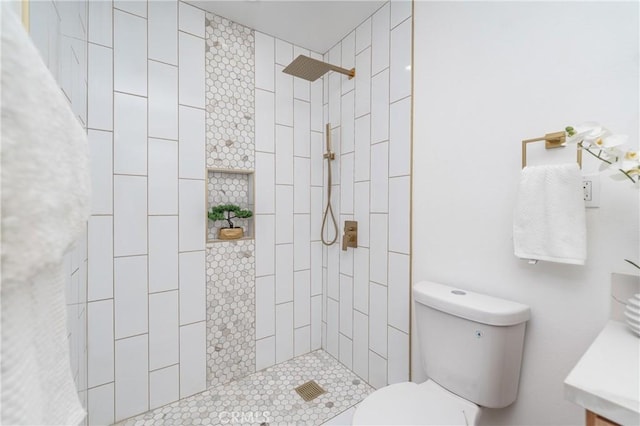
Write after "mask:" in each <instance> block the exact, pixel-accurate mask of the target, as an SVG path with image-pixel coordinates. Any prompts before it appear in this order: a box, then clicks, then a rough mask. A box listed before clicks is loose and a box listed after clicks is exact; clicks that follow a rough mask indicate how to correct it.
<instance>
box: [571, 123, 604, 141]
mask: <svg viewBox="0 0 640 426" xmlns="http://www.w3.org/2000/svg"><path fill="white" fill-rule="evenodd" d="M565 131H566V133H567V138H566V143H578V142H583V141H587V142H589V143H590V142H591V141H595V140H596V139H598V138H601V137H603V136H606V135H607V134H608V133H609V131H608V130H607V129H605V128H604V127H602V126H601V125H600V124H599V123H596V122H593V121H588V122H586V123H582V124H579V125H578V126H575V127H571V126H569V127H567V128H566V129H565Z"/></svg>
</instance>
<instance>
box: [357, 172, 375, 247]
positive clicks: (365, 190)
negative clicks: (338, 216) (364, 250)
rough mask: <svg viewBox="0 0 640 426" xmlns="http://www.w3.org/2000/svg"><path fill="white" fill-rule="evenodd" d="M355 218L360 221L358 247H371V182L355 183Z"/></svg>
mask: <svg viewBox="0 0 640 426" xmlns="http://www.w3.org/2000/svg"><path fill="white" fill-rule="evenodd" d="M353 216H354V217H353V219H354V220H356V221H357V222H358V247H369V246H370V244H371V243H370V239H369V182H368V181H364V182H356V183H355V184H354V200H353Z"/></svg>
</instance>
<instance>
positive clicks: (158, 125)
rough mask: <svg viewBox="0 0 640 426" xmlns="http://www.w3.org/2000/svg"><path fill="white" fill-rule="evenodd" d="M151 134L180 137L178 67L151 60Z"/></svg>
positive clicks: (174, 138)
mask: <svg viewBox="0 0 640 426" xmlns="http://www.w3.org/2000/svg"><path fill="white" fill-rule="evenodd" d="M149 136H150V137H155V138H163V139H173V140H177V139H178V68H177V67H175V66H173V65H167V64H163V63H161V62H156V61H149Z"/></svg>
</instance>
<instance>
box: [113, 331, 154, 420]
mask: <svg viewBox="0 0 640 426" xmlns="http://www.w3.org/2000/svg"><path fill="white" fill-rule="evenodd" d="M115 354H116V356H115V358H116V359H115V366H116V368H115V413H116V414H115V419H116V421H119V420H122V419H126V418H127V417H131V416H133V415H135V414H137V413H143V412H145V411H147V410H148V409H149V358H148V335H147V334H142V335H140V336H134V337H129V338H127V339H121V340H116V343H115Z"/></svg>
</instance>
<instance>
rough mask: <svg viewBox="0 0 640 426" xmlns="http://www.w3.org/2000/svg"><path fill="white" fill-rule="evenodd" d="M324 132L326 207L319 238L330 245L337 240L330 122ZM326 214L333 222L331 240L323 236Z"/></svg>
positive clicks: (326, 244)
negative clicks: (332, 192) (332, 203)
mask: <svg viewBox="0 0 640 426" xmlns="http://www.w3.org/2000/svg"><path fill="white" fill-rule="evenodd" d="M326 133H327V152H325V153H324V155H323V156H322V157H323V158H326V159H327V186H328V188H327V207H326V208H325V210H324V214H323V215H322V228H321V229H320V238H321V239H322V244H324V245H325V246H330V245H332V244H334V243H335V242H336V241H337V240H338V222H336V217H335V216H334V214H333V208H332V207H331V184H332V182H331V161H333V160H334V159H335V158H336V154H335V153H334V152H333V151H332V150H331V123H327V127H326ZM327 216H331V221H332V222H333V230H334V235H333V239H332V240H331V241H329V240H325V238H324V229H325V227H326V226H327Z"/></svg>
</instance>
